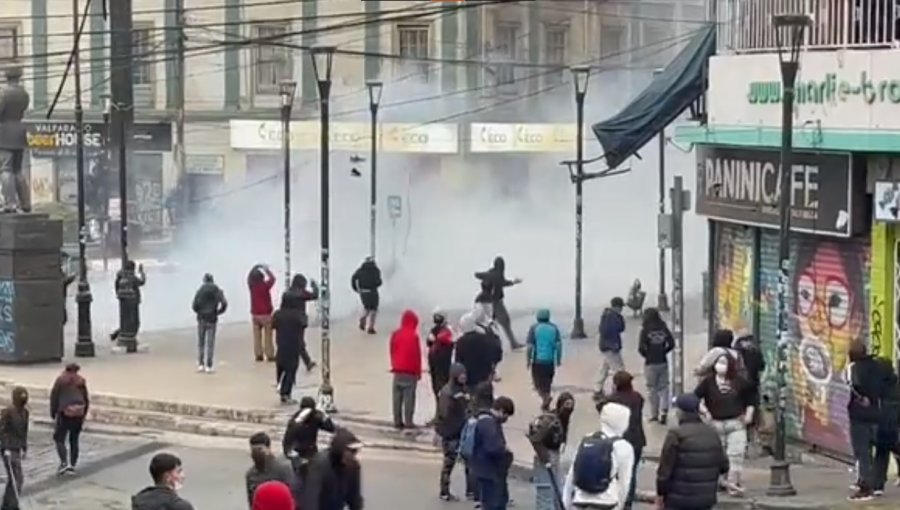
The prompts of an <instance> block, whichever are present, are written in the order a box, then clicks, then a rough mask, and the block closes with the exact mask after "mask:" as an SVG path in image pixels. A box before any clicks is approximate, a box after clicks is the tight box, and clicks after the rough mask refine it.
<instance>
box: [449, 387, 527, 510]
mask: <svg viewBox="0 0 900 510" xmlns="http://www.w3.org/2000/svg"><path fill="white" fill-rule="evenodd" d="M515 411H516V408H515V404H513V401H512V400H511V399H510V398H509V397H497V398H496V399H494V403H493V405H492V406H491V407H490V409H479V410H478V411H477V412H476V414H475V415H474V416H472V417H471V418H469V420H468V421H466V424H465V426H463V430H462V434H461V435H460V445H459V453H460V455H461V456H462V457H463V459H464V460H465V461H466V462H467V465H468V466H469V470H470V471H471V474H472V477H473V478H474V479H475V483H476V487H477V490H478V495H477V497H478V501H479V502H480V503H481V508H482V510H505V509H506V507H507V505H508V503H509V490H508V487H507V476H508V475H509V468H510V466H512V461H513V454H512V452H511V451H510V450H509V447H508V446H507V443H506V436H505V435H504V433H503V424H504V423H506V421H507V420H508V419H509V418H510V417H511V416H513V415H514V414H515Z"/></svg>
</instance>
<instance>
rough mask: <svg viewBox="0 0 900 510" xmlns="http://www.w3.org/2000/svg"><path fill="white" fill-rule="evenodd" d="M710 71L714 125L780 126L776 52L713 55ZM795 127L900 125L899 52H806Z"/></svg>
mask: <svg viewBox="0 0 900 510" xmlns="http://www.w3.org/2000/svg"><path fill="white" fill-rule="evenodd" d="M709 71H710V76H709V93H708V95H707V105H708V113H709V124H710V125H713V126H726V127H727V126H752V127H778V126H780V125H781V95H782V87H781V73H780V70H779V60H778V56H777V55H776V54H772V53H769V54H759V55H728V56H717V57H713V58H712V59H711V60H710V69H709ZM794 126H795V127H796V128H797V129H804V128H809V126H815V127H816V128H819V127H821V128H823V129H846V130H900V52H897V51H896V50H872V51H823V52H815V51H809V52H801V54H800V71H799V74H798V75H797V85H796V103H795V117H794Z"/></svg>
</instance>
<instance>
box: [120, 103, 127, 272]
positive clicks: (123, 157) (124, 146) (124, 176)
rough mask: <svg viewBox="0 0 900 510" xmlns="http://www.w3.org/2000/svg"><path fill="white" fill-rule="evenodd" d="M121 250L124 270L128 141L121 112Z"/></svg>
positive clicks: (125, 258) (125, 260)
mask: <svg viewBox="0 0 900 510" xmlns="http://www.w3.org/2000/svg"><path fill="white" fill-rule="evenodd" d="M119 115H120V119H119V248H120V252H121V257H122V266H121V267H122V268H123V269H124V268H125V263H126V262H128V140H127V138H126V135H125V133H126V131H125V119H124V118H121V117H124V115H125V114H124V112H121V111H120V112H119Z"/></svg>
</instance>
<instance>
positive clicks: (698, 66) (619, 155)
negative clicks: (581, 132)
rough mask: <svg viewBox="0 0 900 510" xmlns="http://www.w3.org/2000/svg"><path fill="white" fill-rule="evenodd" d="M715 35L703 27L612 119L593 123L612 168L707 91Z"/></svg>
mask: <svg viewBox="0 0 900 510" xmlns="http://www.w3.org/2000/svg"><path fill="white" fill-rule="evenodd" d="M715 34H716V31H715V26H714V25H712V24H710V25H709V26H707V27H704V28H703V29H702V30H700V31H699V32H698V33H697V35H696V36H694V38H693V39H691V41H690V44H688V45H687V46H686V47H685V48H684V49H683V50H682V51H681V53H679V54H678V56H676V57H675V59H673V60H672V62H670V63H669V65H668V66H666V68H665V69H664V70H663V71H662V72H661V73H659V74H658V75H656V76H655V77H654V78H653V81H652V82H650V85H649V86H647V88H646V89H644V91H643V92H641V94H640V95H639V96H637V97H636V98H634V100H632V101H631V103H629V104H628V105H627V106H626V107H625V108H624V109H623V110H622V111H620V112H619V113H617V114H616V115H615V116H613V117H612V118H610V119H608V120H605V121H603V122H598V123H596V124H594V125H593V126H592V129H593V130H594V135H596V137H597V140H599V141H600V144H601V145H602V146H603V157H604V158H606V164H607V165H608V166H609V168H616V167H618V166H619V165H621V164H622V163H623V162H624V161H625V160H627V159H628V158H630V157H631V156H633V155H634V154H635V153H636V152H637V151H638V150H639V149H640V148H641V147H643V146H644V144H646V143H647V142H649V141H650V140H651V139H652V138H653V137H654V136H655V135H656V134H657V133H659V132H660V131H661V130H662V129H664V128H665V127H666V126H668V125H669V124H670V123H671V122H672V121H673V120H675V119H676V118H677V117H678V116H679V115H681V112H683V111H684V110H686V109H687V108H688V107H690V106H691V104H692V103H693V102H694V101H696V100H697V99H698V98H700V96H701V95H702V94H703V93H704V91H705V90H706V82H707V80H706V74H707V73H706V69H707V61H708V60H709V57H711V56H712V55H713V54H715V49H716V39H715Z"/></svg>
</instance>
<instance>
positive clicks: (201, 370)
mask: <svg viewBox="0 0 900 510" xmlns="http://www.w3.org/2000/svg"><path fill="white" fill-rule="evenodd" d="M197 372H206V367H204V366H203V365H197Z"/></svg>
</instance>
